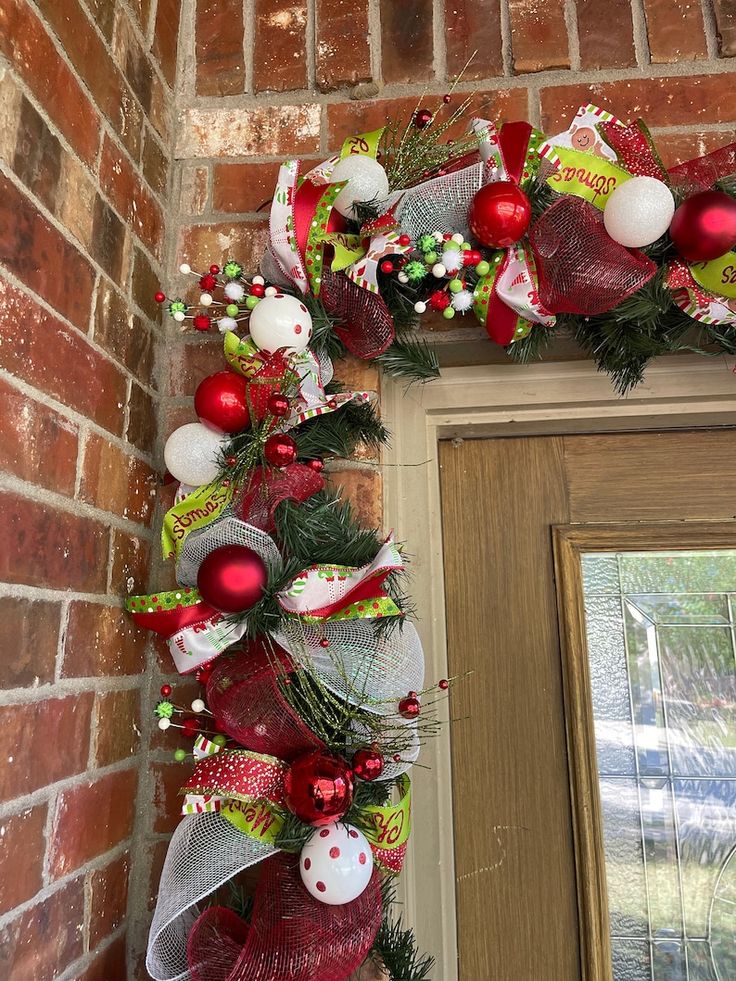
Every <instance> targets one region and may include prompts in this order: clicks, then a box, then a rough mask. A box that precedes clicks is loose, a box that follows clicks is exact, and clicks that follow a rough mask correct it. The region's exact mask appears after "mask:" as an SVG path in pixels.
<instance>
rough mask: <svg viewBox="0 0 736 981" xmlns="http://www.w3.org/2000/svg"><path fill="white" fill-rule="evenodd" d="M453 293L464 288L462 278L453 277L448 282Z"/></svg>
mask: <svg viewBox="0 0 736 981" xmlns="http://www.w3.org/2000/svg"><path fill="white" fill-rule="evenodd" d="M448 285H449V287H450V292H451V293H459V292H460V290H461V289H462V288H463V283H462V280H461V279H451V280H450V282H449V283H448Z"/></svg>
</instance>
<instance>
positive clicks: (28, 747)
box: [0, 692, 92, 800]
mask: <svg viewBox="0 0 736 981" xmlns="http://www.w3.org/2000/svg"><path fill="white" fill-rule="evenodd" d="M91 713H92V693H91V692H85V693H84V694H82V695H77V696H74V697H69V698H49V699H46V700H45V701H42V702H28V703H25V704H22V705H3V706H0V720H2V732H3V739H4V742H5V746H4V750H3V753H4V757H5V760H6V762H5V763H4V764H3V768H2V771H0V794H1V796H2V800H10V799H11V798H13V797H19V796H20V795H21V794H30V793H31V792H32V791H34V790H38V788H39V787H45V786H46V785H47V784H50V783H56V781H57V780H63V779H64V778H66V777H72V776H74V774H75V773H81V772H82V771H83V770H85V769H86V767H87V757H88V755H89V733H90V717H91Z"/></svg>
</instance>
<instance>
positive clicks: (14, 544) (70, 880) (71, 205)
mask: <svg viewBox="0 0 736 981" xmlns="http://www.w3.org/2000/svg"><path fill="white" fill-rule="evenodd" d="M178 18H179V0H158V2H157V0H118V2H114V0H35V2H29V0H0V158H1V163H0V184H1V185H2V191H1V193H0V266H1V268H0V303H1V304H2V316H1V317H0V398H1V399H2V411H0V469H1V470H2V474H0V528H1V529H2V549H0V581H1V582H2V585H0V613H1V615H2V617H1V619H0V636H2V659H3V670H2V673H1V674H0V720H1V722H0V726H1V728H2V733H3V739H4V740H5V748H4V751H3V765H2V770H1V772H0V862H1V863H2V870H3V874H2V876H0V976H2V977H4V978H8V979H11V978H12V979H13V981H45V979H51V978H54V979H67V978H68V979H71V978H84V979H86V981H103V979H104V981H117V979H123V978H125V977H126V956H125V947H126V935H125V934H126V902H127V893H128V876H129V869H130V865H131V854H132V850H133V840H134V834H135V831H136V828H135V819H136V810H135V801H136V796H137V787H138V781H139V770H140V769H141V760H142V755H141V731H142V719H143V714H142V705H141V697H142V690H146V702H148V696H147V686H148V684H149V681H150V672H146V643H147V642H146V638H145V637H144V636H143V635H142V634H141V633H140V632H139V631H138V630H136V629H135V628H134V627H132V625H130V624H129V623H128V622H127V619H126V617H125V615H124V614H123V612H122V610H121V600H120V597H121V594H122V593H123V592H125V591H126V590H127V589H128V588H134V589H136V590H138V589H141V590H144V589H145V588H146V586H147V580H148V565H149V554H150V551H151V544H152V540H153V534H154V533H153V519H154V508H155V503H156V502H155V493H156V484H157V479H158V478H157V461H156V459H155V456H154V451H155V445H156V438H157V437H156V428H155V420H156V417H157V406H158V401H159V381H158V378H157V375H156V371H157V368H156V363H157V355H158V348H159V345H160V343H161V341H162V337H163V335H162V330H161V327H160V324H159V323H158V322H157V319H156V311H154V310H152V309H151V304H150V302H149V294H150V292H151V286H150V283H151V281H152V280H155V279H156V278H157V277H158V275H159V271H160V269H161V264H162V261H163V258H164V250H165V242H166V238H165V236H166V224H165V211H166V205H167V201H168V187H169V180H170V170H171V156H172V155H171V140H172V132H173V126H172V122H173V120H172V104H173V81H174V76H175V68H176V64H175V57H176V37H177V24H178Z"/></svg>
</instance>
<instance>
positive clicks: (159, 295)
mask: <svg viewBox="0 0 736 981" xmlns="http://www.w3.org/2000/svg"><path fill="white" fill-rule="evenodd" d="M153 298H154V300H155V301H156V303H163V302H164V300H165V299H166V294H165V293H162V292H161V290H159V291H158V292H157V293H154V294H153Z"/></svg>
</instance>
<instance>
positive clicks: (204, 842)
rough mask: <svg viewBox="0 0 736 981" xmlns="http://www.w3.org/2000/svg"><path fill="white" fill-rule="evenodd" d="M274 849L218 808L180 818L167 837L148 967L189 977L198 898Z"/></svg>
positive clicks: (162, 979)
mask: <svg viewBox="0 0 736 981" xmlns="http://www.w3.org/2000/svg"><path fill="white" fill-rule="evenodd" d="M276 851H277V849H276V848H274V847H273V846H272V845H266V844H264V843H263V842H262V841H256V840H255V839H254V838H250V837H249V836H248V835H244V834H243V832H242V831H239V830H238V829H237V828H236V827H235V826H234V825H232V824H231V823H230V822H229V821H228V820H227V819H226V818H224V817H222V816H221V815H220V814H217V813H208V814H193V815H191V816H189V817H185V818H183V819H182V821H181V823H180V824H179V826H178V827H177V829H176V831H175V832H174V835H173V837H172V839H171V842H170V843H169V850H168V852H167V854H166V861H165V863H164V868H163V872H162V873H161V881H160V883H159V891H158V902H157V903H156V912H155V913H154V914H153V923H152V924H151V932H150V934H149V937H148V952H147V954H146V968H147V969H148V972H149V974H150V975H151V977H152V978H154V979H155V981H190V977H191V976H190V974H189V970H188V968H187V937H188V936H189V931H190V930H191V928H192V925H193V923H194V921H195V919H196V918H197V916H199V913H200V910H199V909H198V908H197V906H196V904H197V903H198V902H200V901H201V900H202V899H204V898H205V897H206V896H208V895H209V894H210V893H211V892H214V890H215V889H218V888H219V887H220V886H221V885H223V884H224V883H225V882H228V881H229V880H230V879H232V878H233V876H235V875H237V874H238V873H239V872H242V871H243V869H247V868H248V867H249V866H251V865H256V864H257V863H258V862H262V861H263V860H264V859H266V858H268V857H269V856H270V855H273V854H274V853H275V852H276Z"/></svg>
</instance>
